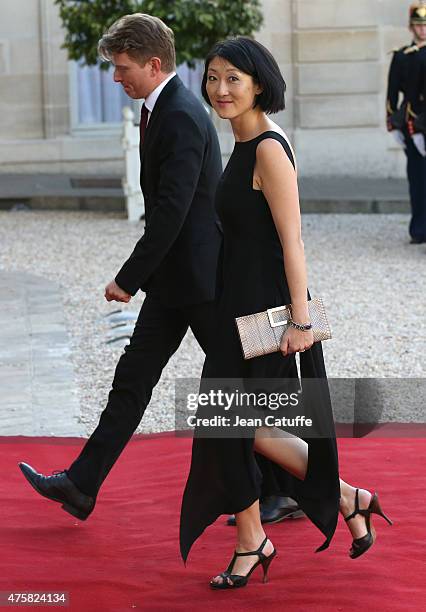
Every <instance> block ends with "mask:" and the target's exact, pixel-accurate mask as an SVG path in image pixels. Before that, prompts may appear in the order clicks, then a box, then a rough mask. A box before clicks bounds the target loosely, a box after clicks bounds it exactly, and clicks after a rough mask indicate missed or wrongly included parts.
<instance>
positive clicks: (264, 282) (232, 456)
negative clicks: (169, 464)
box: [180, 131, 340, 561]
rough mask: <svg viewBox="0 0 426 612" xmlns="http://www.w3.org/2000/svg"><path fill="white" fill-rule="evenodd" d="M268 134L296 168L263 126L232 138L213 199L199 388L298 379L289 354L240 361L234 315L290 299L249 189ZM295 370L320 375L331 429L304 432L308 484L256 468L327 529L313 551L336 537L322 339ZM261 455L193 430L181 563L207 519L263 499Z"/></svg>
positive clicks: (249, 442) (322, 406) (268, 222)
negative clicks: (215, 246)
mask: <svg viewBox="0 0 426 612" xmlns="http://www.w3.org/2000/svg"><path fill="white" fill-rule="evenodd" d="M265 138H273V139H274V140H277V141H278V142H280V143H281V144H282V146H283V148H284V150H285V152H286V153H287V155H288V157H289V158H290V161H291V162H292V164H293V166H294V165H295V164H294V160H293V156H292V153H291V149H290V147H289V145H288V143H287V141H286V139H285V138H283V136H281V135H280V134H279V133H278V132H275V131H268V132H264V133H263V134H260V135H259V136H257V137H256V138H254V139H252V140H250V141H246V142H236V143H235V147H234V151H233V153H232V155H231V157H230V159H229V162H228V165H227V166H226V169H225V171H224V173H223V175H222V178H221V180H220V182H219V186H218V190H217V196H216V206H217V211H218V214H219V217H220V220H221V222H222V226H223V232H224V240H223V246H222V258H221V264H220V269H219V275H218V278H219V279H220V280H219V289H218V295H217V303H216V321H215V325H216V335H215V339H216V341H215V346H213V347H212V350H211V351H210V353H209V354H208V355H207V356H206V361H205V363H204V368H203V374H202V381H201V385H202V383H203V379H220V378H229V379H240V378H244V379H251V378H255V379H262V378H264V379H265V378H267V379H288V378H297V377H298V371H297V364H296V359H295V356H294V355H289V356H287V357H283V356H282V355H281V353H273V354H271V355H265V356H262V357H257V358H254V359H250V360H247V361H246V360H244V359H243V355H242V350H241V344H240V340H239V337H238V333H237V328H236V324H235V317H238V316H243V315H246V314H253V313H255V312H261V311H265V310H267V309H268V308H272V307H274V306H282V305H283V304H289V303H290V302H291V299H290V293H289V289H288V285H287V281H286V278H285V272H284V261H283V253H282V247H281V243H280V239H279V236H278V233H277V231H276V228H275V224H274V221H273V218H272V215H271V212H270V208H269V205H268V202H267V200H266V199H265V197H264V195H263V193H262V191H259V190H255V189H253V187H252V181H253V171H254V166H255V161H256V148H257V145H258V144H259V142H261V141H262V140H264V139H265ZM300 376H301V378H302V381H303V378H309V379H319V384H320V392H319V393H317V394H316V402H318V406H316V407H315V408H314V409H315V410H318V414H320V415H321V419H322V420H326V421H327V426H328V431H331V432H332V435H331V436H329V437H318V438H312V439H311V438H304V439H305V441H306V442H307V443H308V445H309V451H308V454H309V457H308V469H307V474H306V477H305V480H304V481H301V480H299V479H298V478H296V477H294V476H292V475H291V474H289V473H288V472H286V471H285V470H284V469H282V468H281V467H279V466H278V465H276V464H274V463H272V462H270V461H267V460H263V462H262V472H263V475H264V476H265V471H267V469H269V470H270V472H271V476H272V477H271V478H268V481H270V482H275V483H276V486H277V491H275V493H277V494H278V493H280V494H282V495H287V496H290V497H292V498H294V499H295V500H296V501H297V502H298V504H299V505H300V507H301V508H302V509H303V510H304V512H305V513H306V515H307V516H308V517H309V518H310V520H311V521H312V522H313V523H314V524H315V525H316V526H317V527H318V528H319V529H320V530H321V531H322V533H323V534H324V535H325V536H326V540H325V542H324V543H323V544H322V545H321V546H320V547H319V548H318V549H317V552H318V551H319V550H324V549H325V548H327V547H328V545H329V543H330V540H331V538H332V536H333V534H334V531H335V528H336V524H337V519H338V510H339V497H340V485H339V474H338V458H337V447H336V440H335V435H334V425H333V415H332V409H331V403H330V396H329V392H328V385H327V379H326V373H325V367H324V360H323V354H322V348H321V344H320V343H315V344H314V345H313V346H312V348H311V349H309V350H308V351H305V352H304V353H301V354H300ZM253 434H254V430H253ZM258 459H259V456H258V455H257V454H256V453H255V452H254V450H253V437H248V438H247V437H244V438H217V437H216V438H206V437H199V436H198V435H197V430H195V432H194V439H193V445H192V460H191V468H190V473H189V476H188V480H187V483H186V487H185V491H184V494H183V500H182V508H181V521H180V548H181V554H182V557H183V559H184V560H185V561H186V559H187V556H188V553H189V550H190V548H191V546H192V544H193V543H194V542H195V540H196V539H197V538H198V537H199V536H200V535H201V534H202V532H203V531H204V530H205V528H206V527H207V526H208V525H210V524H212V523H213V522H214V521H215V520H216V519H217V518H218V517H219V516H220V515H221V514H234V513H236V512H241V511H242V510H244V509H246V508H248V507H249V506H250V505H251V504H252V503H253V502H254V501H256V499H258V498H259V496H260V488H261V482H262V473H261V471H260V469H259V466H258V463H259V461H258ZM262 459H263V458H262ZM269 493H273V492H272V491H269Z"/></svg>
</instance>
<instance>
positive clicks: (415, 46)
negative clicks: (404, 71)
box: [404, 42, 426, 55]
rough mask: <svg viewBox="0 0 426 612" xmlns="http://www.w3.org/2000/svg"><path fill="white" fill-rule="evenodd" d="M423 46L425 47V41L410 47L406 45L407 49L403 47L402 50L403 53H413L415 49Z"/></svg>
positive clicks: (418, 49) (417, 49)
mask: <svg viewBox="0 0 426 612" xmlns="http://www.w3.org/2000/svg"><path fill="white" fill-rule="evenodd" d="M423 47H426V42H424V43H420V44H419V45H412V46H411V47H407V49H405V51H404V55H408V54H409V53H414V52H415V51H420V49H423Z"/></svg>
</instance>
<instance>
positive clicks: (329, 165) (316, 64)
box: [0, 0, 410, 177]
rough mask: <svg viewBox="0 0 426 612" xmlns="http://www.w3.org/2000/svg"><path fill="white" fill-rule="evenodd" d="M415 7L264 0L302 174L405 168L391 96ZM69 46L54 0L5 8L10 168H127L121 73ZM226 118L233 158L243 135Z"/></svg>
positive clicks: (4, 120)
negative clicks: (78, 55)
mask: <svg viewBox="0 0 426 612" xmlns="http://www.w3.org/2000/svg"><path fill="white" fill-rule="evenodd" d="M409 4H410V2H409V1H406V0H357V1H356V2H353V1H352V0H263V12H264V17H265V21H264V26H263V28H262V30H261V31H260V32H259V33H258V34H257V38H258V40H260V41H261V42H263V43H264V44H265V45H266V46H267V47H268V48H269V49H270V50H271V51H272V53H273V54H274V56H275V57H276V58H277V60H278V62H279V64H280V67H281V69H282V73H283V75H284V78H285V80H286V83H287V100H286V110H285V111H284V112H282V113H279V115H277V116H276V120H277V121H278V123H279V124H280V125H281V126H282V127H283V128H284V130H285V131H286V132H287V134H288V136H289V138H290V139H291V141H292V143H293V145H294V147H295V150H296V154H297V158H298V167H299V173H300V175H302V176H318V175H329V176H336V175H337V176H338V175H345V176H358V177H360V176H361V177H362V176H365V177H388V176H403V175H404V163H405V159H404V155H403V152H402V151H401V149H400V148H399V147H398V146H397V145H396V144H395V143H394V141H393V139H392V137H391V136H390V135H389V134H388V133H387V132H386V129H385V94H386V78H387V71H388V67H389V62H390V60H391V55H390V51H391V50H392V49H393V48H395V47H398V46H401V45H402V44H404V43H407V42H409V41H410V33H409V32H408V29H407V24H408V7H409ZM62 42H63V31H62V29H61V24H60V20H59V17H58V9H57V7H56V6H55V5H54V3H53V0H14V1H13V2H7V3H6V2H2V3H1V5H0V108H1V113H0V173H5V172H16V173H27V172H28V173H34V172H49V173H68V174H78V175H81V174H109V175H110V174H121V173H122V171H123V153H122V146H121V125H120V108H121V106H122V104H124V103H126V101H125V100H124V98H123V93H122V92H121V88H120V86H119V85H115V84H113V83H112V78H111V75H110V74H108V73H102V74H100V72H99V71H98V70H97V68H92V69H86V68H84V67H81V66H78V65H77V64H76V63H75V62H69V61H68V59H67V56H66V52H65V51H64V50H63V49H61V45H62ZM182 70H183V71H184V69H182ZM185 76H186V77H187V78H188V79H189V78H190V75H189V76H188V75H185ZM191 78H192V80H193V83H192V86H193V87H198V85H197V82H196V79H194V77H193V76H192V77H191ZM215 123H216V126H217V128H218V131H219V134H220V138H221V144H222V149H223V152H224V155H225V157H226V156H227V155H229V153H230V151H231V150H232V146H233V144H232V143H233V139H232V134H231V133H230V131H229V127H228V126H227V125H226V122H222V121H221V120H217V119H215Z"/></svg>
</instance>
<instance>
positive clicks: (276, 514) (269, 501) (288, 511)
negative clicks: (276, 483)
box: [226, 495, 305, 527]
mask: <svg viewBox="0 0 426 612" xmlns="http://www.w3.org/2000/svg"><path fill="white" fill-rule="evenodd" d="M302 516H305V513H304V512H303V510H300V508H299V506H298V505H297V503H296V502H295V501H294V500H293V499H291V498H289V497H280V496H278V495H271V496H269V497H265V499H264V501H263V502H260V520H261V522H262V524H263V525H268V524H269V525H271V524H272V523H279V522H280V521H283V520H284V519H287V518H293V519H296V518H302ZM226 524H227V525H229V526H230V527H235V525H236V522H235V516H234V515H232V516H230V517H229V518H228V520H227V521H226Z"/></svg>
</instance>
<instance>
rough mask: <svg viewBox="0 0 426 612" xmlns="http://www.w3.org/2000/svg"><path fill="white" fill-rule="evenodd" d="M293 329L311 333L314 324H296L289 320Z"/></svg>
mask: <svg viewBox="0 0 426 612" xmlns="http://www.w3.org/2000/svg"><path fill="white" fill-rule="evenodd" d="M289 323H290V325H291V327H294V328H295V329H298V330H299V331H309V330H310V329H312V323H296V322H295V321H293V319H290V320H289Z"/></svg>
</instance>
